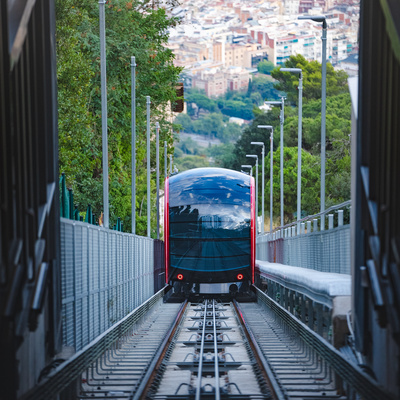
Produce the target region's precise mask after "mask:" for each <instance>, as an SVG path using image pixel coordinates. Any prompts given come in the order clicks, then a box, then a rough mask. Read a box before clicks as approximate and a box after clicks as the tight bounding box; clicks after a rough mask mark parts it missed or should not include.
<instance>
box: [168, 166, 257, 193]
mask: <svg viewBox="0 0 400 400" xmlns="http://www.w3.org/2000/svg"><path fill="white" fill-rule="evenodd" d="M250 179H251V177H250V176H249V175H247V174H244V173H243V172H238V171H234V170H232V169H226V168H213V167H209V168H193V169H190V170H187V171H184V172H181V173H179V174H177V175H173V176H171V177H170V178H169V184H170V185H173V184H180V185H182V186H186V185H187V186H190V187H193V188H194V187H196V186H198V185H200V186H204V185H205V184H206V185H207V187H209V188H212V187H215V188H216V189H217V188H222V187H224V186H225V185H226V184H227V183H229V184H231V185H235V184H239V185H240V184H243V185H246V186H250Z"/></svg>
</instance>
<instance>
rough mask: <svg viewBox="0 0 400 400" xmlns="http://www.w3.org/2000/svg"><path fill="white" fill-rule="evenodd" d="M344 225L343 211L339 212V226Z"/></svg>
mask: <svg viewBox="0 0 400 400" xmlns="http://www.w3.org/2000/svg"><path fill="white" fill-rule="evenodd" d="M342 225H343V210H338V226H342Z"/></svg>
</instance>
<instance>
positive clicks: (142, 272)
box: [61, 218, 154, 351]
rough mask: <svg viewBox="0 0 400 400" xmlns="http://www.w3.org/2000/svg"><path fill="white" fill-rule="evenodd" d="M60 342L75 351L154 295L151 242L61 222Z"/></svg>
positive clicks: (125, 234) (115, 232)
mask: <svg viewBox="0 0 400 400" xmlns="http://www.w3.org/2000/svg"><path fill="white" fill-rule="evenodd" d="M61 269H62V278H61V286H62V322H63V343H64V345H65V346H71V347H73V348H74V349H75V351H78V350H80V349H82V347H84V346H85V345H86V344H88V343H89V342H90V341H92V340H93V339H95V338H96V337H97V336H99V335H100V334H102V333H103V332H105V331H106V330H107V329H108V328H109V327H111V326H112V325H113V324H115V323H116V322H118V321H119V320H120V319H121V318H123V317H124V316H126V315H127V314H128V313H129V312H131V311H132V310H134V309H135V308H136V307H138V306H139V305H140V304H142V303H143V302H144V301H145V300H147V299H148V298H150V296H152V295H153V293H154V241H153V239H150V238H147V237H141V236H137V235H132V234H128V233H122V232H117V231H112V230H109V229H103V228H100V227H98V226H93V225H90V224H86V223H83V222H78V221H71V220H68V219H65V218H61Z"/></svg>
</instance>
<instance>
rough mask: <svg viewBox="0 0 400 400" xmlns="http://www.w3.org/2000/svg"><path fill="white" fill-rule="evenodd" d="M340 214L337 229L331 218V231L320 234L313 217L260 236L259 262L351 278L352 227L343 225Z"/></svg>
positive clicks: (258, 246)
mask: <svg viewBox="0 0 400 400" xmlns="http://www.w3.org/2000/svg"><path fill="white" fill-rule="evenodd" d="M347 203H350V202H346V203H344V204H346V205H348V206H349V204H347ZM338 207H339V206H338ZM332 209H335V208H334V207H332ZM328 211H329V210H327V211H326V212H328ZM337 214H338V218H337V220H338V222H337V223H338V226H337V227H336V228H334V219H335V218H334V214H329V215H328V221H329V224H328V227H329V229H328V230H323V231H320V230H318V221H317V219H316V216H310V217H307V218H304V220H302V222H299V224H298V226H296V224H291V225H290V226H289V225H288V226H286V227H282V228H279V229H276V230H275V231H274V232H272V233H267V234H264V235H259V236H258V237H257V252H256V258H257V259H258V260H263V261H269V262H276V263H281V264H285V265H291V266H294V267H302V268H309V269H314V270H316V271H321V272H335V273H339V274H350V273H351V271H350V225H343V211H342V210H338V211H337Z"/></svg>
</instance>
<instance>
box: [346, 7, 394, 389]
mask: <svg viewBox="0 0 400 400" xmlns="http://www.w3.org/2000/svg"><path fill="white" fill-rule="evenodd" d="M360 22H361V25H360V26H361V32H360V38H361V39H360V79H359V96H358V98H359V109H358V132H357V136H358V140H357V154H356V157H357V160H356V165H357V169H356V170H357V176H356V191H355V192H356V199H355V200H356V201H355V221H353V222H355V224H356V227H355V232H356V234H355V240H356V242H355V246H354V251H355V264H354V271H353V273H354V314H355V315H354V324H355V334H356V338H357V343H356V345H357V348H358V350H359V351H360V352H361V353H362V354H363V356H364V360H365V363H366V365H367V367H368V369H369V370H370V371H371V373H372V374H373V375H375V377H376V378H377V379H378V381H379V382H380V383H381V384H382V385H383V386H385V387H386V388H387V389H389V390H390V391H391V392H392V393H394V394H396V395H397V396H400V390H399V384H400V367H399V357H400V352H399V342H400V184H399V182H400V108H399V107H400V3H399V2H398V1H397V0H364V1H362V2H361V21H360Z"/></svg>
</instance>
